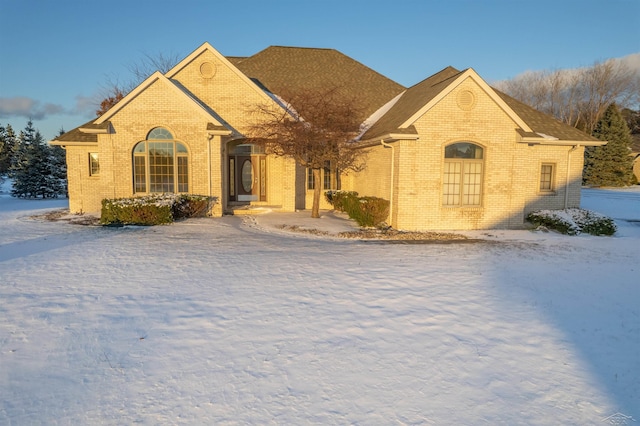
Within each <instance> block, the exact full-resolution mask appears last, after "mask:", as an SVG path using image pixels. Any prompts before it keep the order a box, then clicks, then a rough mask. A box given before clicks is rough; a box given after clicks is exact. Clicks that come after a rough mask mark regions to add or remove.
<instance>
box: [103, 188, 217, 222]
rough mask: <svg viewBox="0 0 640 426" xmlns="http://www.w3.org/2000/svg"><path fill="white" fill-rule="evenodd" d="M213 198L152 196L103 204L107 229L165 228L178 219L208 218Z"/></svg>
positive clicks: (106, 201)
mask: <svg viewBox="0 0 640 426" xmlns="http://www.w3.org/2000/svg"><path fill="white" fill-rule="evenodd" d="M210 201H211V200H210V198H209V197H205V196H199V195H174V194H162V195H149V196H146V197H136V198H119V199H111V200H109V199H105V200H102V212H101V215H100V223H101V224H103V225H161V224H166V223H171V222H173V221H174V220H176V219H182V218H188V217H197V216H205V215H206V214H207V212H208V210H209V205H210Z"/></svg>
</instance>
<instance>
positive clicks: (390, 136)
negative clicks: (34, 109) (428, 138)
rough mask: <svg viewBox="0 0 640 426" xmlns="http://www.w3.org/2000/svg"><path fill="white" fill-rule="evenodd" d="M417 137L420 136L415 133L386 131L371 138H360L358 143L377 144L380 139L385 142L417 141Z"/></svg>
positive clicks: (365, 144)
mask: <svg viewBox="0 0 640 426" xmlns="http://www.w3.org/2000/svg"><path fill="white" fill-rule="evenodd" d="M418 139H420V136H419V135H417V134H415V133H386V134H383V135H380V136H376V137H373V138H367V139H362V140H360V141H359V142H358V144H359V145H361V146H372V145H379V144H380V141H383V142H385V143H387V142H397V141H400V140H414V141H417V140H418Z"/></svg>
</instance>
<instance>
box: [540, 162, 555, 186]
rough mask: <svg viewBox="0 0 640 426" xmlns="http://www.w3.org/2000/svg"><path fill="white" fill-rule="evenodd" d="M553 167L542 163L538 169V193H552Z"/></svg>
mask: <svg viewBox="0 0 640 426" xmlns="http://www.w3.org/2000/svg"><path fill="white" fill-rule="evenodd" d="M554 172H555V165H554V164H550V163H543V164H542V166H541V167H540V192H553V191H554V190H555V188H554V184H553V180H554Z"/></svg>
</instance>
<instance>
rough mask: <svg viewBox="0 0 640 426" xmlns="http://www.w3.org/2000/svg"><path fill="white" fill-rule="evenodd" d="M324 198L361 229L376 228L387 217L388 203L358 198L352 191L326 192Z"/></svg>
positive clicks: (368, 198)
mask: <svg viewBox="0 0 640 426" xmlns="http://www.w3.org/2000/svg"><path fill="white" fill-rule="evenodd" d="M325 197H326V199H327V201H328V202H329V203H331V205H332V206H333V207H334V208H335V209H336V210H338V211H342V212H345V213H347V214H348V215H349V217H350V218H351V219H353V220H355V221H356V222H357V223H358V225H360V226H363V227H377V226H380V225H381V224H383V223H384V221H385V220H386V219H387V216H389V201H388V200H385V199H384V198H378V197H358V193H357V192H354V191H327V192H326V193H325Z"/></svg>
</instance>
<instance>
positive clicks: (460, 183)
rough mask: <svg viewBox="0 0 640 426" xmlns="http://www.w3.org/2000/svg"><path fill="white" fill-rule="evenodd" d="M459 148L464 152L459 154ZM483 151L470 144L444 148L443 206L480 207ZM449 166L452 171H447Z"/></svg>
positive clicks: (482, 184)
mask: <svg viewBox="0 0 640 426" xmlns="http://www.w3.org/2000/svg"><path fill="white" fill-rule="evenodd" d="M456 145H457V147H456ZM465 145H467V146H466V147H465ZM462 148H466V150H464V151H463V150H462ZM471 148H472V149H471ZM485 152H486V149H485V147H483V146H482V145H479V144H477V143H474V142H471V141H459V142H454V143H450V144H448V145H446V146H445V147H444V155H443V167H442V192H441V196H442V206H443V207H446V208H478V207H482V204H483V201H484V175H485ZM452 167H453V168H454V170H451V168H452ZM470 201H471V202H470Z"/></svg>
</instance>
